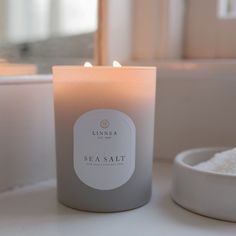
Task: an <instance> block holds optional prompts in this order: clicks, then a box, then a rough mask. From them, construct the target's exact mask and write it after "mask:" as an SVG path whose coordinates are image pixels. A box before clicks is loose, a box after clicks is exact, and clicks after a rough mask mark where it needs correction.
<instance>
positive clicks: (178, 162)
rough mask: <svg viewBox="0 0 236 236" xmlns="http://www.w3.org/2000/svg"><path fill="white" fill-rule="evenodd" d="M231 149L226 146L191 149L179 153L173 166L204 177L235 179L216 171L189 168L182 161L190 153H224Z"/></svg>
mask: <svg viewBox="0 0 236 236" xmlns="http://www.w3.org/2000/svg"><path fill="white" fill-rule="evenodd" d="M232 148H233V147H227V146H219V147H201V148H193V149H188V150H185V151H182V152H180V153H179V154H177V155H176V157H175V160H174V164H175V165H179V166H181V167H184V168H186V169H189V170H191V171H194V172H196V173H201V174H205V175H211V176H218V177H219V176H221V177H227V178H232V179H234V178H236V174H228V173H219V172H216V171H208V170H200V169H197V168H195V167H194V166H191V165H189V164H187V163H185V162H184V161H183V159H184V158H186V157H187V156H188V155H189V154H191V153H202V152H206V151H216V152H217V151H224V150H228V149H232Z"/></svg>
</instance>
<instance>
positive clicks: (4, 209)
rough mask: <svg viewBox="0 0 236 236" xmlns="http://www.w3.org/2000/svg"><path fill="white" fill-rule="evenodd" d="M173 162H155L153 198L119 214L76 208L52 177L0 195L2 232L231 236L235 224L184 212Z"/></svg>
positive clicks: (60, 235)
mask: <svg viewBox="0 0 236 236" xmlns="http://www.w3.org/2000/svg"><path fill="white" fill-rule="evenodd" d="M170 171H171V165H170V164H169V163H160V162H158V163H155V165H154V177H153V194H152V199H151V202H150V203H149V204H147V205H145V206H143V207H141V208H138V209H135V210H132V211H127V212H121V213H107V214H104V213H103V214H101V213H88V212H81V211H76V210H73V209H70V208H67V207H65V206H63V205H61V204H59V203H58V202H57V200H56V183H55V180H50V181H47V182H43V183H39V184H36V185H33V186H28V187H24V188H19V189H16V190H13V191H9V192H5V193H1V194H0V235H4V236H7V235H10V236H14V235H17V236H21V235H22V236H23V235H24V236H28V235H30V236H32V235H34V236H37V235H40V236H42V235H43V236H49V235H50V236H52V235H53V236H54V235H55V236H62V235H63V236H64V235H86V236H90V235H102V236H106V235H109V236H111V235H112V236H116V235H117V236H121V235H135V236H138V235H142V236H143V235H145V236H146V235H161V236H164V235H181V236H183V235H188V236H189V235H191V236H195V235H196V236H199V235H201V236H202V235H203V236H205V235H206V236H207V235H214V236H217V235H219V236H222V235H227V236H230V235H232V236H235V235H236V223H229V222H223V221H219V220H213V219H209V218H207V217H203V216H199V215H196V214H194V213H191V212H188V211H186V210H184V209H183V208H181V207H179V206H178V205H176V204H175V203H174V202H173V201H172V200H171V198H170V184H171V178H170V177H171V172H170Z"/></svg>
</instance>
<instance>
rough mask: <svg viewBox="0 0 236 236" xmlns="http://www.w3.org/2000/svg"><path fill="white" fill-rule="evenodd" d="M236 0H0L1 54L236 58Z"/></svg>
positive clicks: (68, 59)
mask: <svg viewBox="0 0 236 236" xmlns="http://www.w3.org/2000/svg"><path fill="white" fill-rule="evenodd" d="M235 42H236V0H146V1H142V0H119V1H116V0H100V1H99V0H0V57H1V58H4V59H7V60H8V61H10V62H12V63H28V64H36V65H37V67H38V72H39V73H44V74H45V73H50V71H51V69H50V68H51V66H52V65H54V64H81V63H83V62H84V61H86V60H89V61H92V62H94V63H95V64H109V63H111V61H112V60H114V59H118V60H120V61H121V62H123V63H126V64H133V63H135V64H149V65H157V61H158V62H160V61H171V60H185V61H186V60H187V61H189V60H196V59H198V60H199V59H232V58H236V46H235V45H236V44H235Z"/></svg>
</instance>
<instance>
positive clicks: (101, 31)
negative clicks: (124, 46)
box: [95, 0, 108, 65]
mask: <svg viewBox="0 0 236 236" xmlns="http://www.w3.org/2000/svg"><path fill="white" fill-rule="evenodd" d="M107 1H108V0H98V26H97V32H96V45H95V64H96V65H103V64H104V60H105V59H104V57H105V55H106V52H105V51H104V50H105V49H106V47H105V46H104V45H105V44H106V37H105V29H106V28H107V27H106V23H107V20H106V12H107Z"/></svg>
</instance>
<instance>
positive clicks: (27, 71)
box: [0, 58, 38, 76]
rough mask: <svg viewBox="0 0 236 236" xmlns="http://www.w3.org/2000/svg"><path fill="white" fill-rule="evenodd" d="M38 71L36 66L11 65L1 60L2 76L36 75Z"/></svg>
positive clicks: (0, 74) (0, 70) (0, 71)
mask: <svg viewBox="0 0 236 236" xmlns="http://www.w3.org/2000/svg"><path fill="white" fill-rule="evenodd" d="M37 71H38V70H37V66H36V65H34V64H11V63H8V62H7V61H6V60H5V59H3V58H0V76H15V75H34V74H37Z"/></svg>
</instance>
